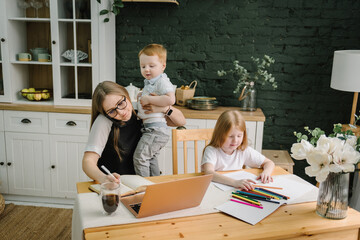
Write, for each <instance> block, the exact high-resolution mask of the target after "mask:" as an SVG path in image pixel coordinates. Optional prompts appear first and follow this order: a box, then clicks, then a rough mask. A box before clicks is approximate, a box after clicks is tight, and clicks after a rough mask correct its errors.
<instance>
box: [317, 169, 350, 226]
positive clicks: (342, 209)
mask: <svg viewBox="0 0 360 240" xmlns="http://www.w3.org/2000/svg"><path fill="white" fill-rule="evenodd" d="M348 192H349V173H334V172H330V173H329V175H328V176H327V178H326V179H325V181H323V182H321V183H320V186H319V195H318V199H317V205H316V213H317V214H318V215H320V216H321V217H324V218H330V219H343V218H345V217H346V215H347V209H348V195H349V194H348Z"/></svg>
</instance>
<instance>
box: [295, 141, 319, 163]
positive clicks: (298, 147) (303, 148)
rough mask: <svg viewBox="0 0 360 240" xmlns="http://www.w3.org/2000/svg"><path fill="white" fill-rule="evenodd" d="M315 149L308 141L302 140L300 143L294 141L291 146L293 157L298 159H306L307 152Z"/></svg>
mask: <svg viewBox="0 0 360 240" xmlns="http://www.w3.org/2000/svg"><path fill="white" fill-rule="evenodd" d="M313 149H314V147H313V145H311V144H310V143H309V142H308V141H305V140H301V142H300V143H294V144H293V145H292V147H291V152H292V154H291V157H293V158H294V159H296V160H302V159H305V158H306V156H307V154H308V153H309V152H311V151H312V150H313Z"/></svg>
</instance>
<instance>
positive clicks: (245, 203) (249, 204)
mask: <svg viewBox="0 0 360 240" xmlns="http://www.w3.org/2000/svg"><path fill="white" fill-rule="evenodd" d="M230 201H233V202H237V203H241V204H244V205H248V206H252V207H256V208H261V209H263V207H262V206H257V205H254V204H251V203H247V202H242V201H238V200H235V199H230Z"/></svg>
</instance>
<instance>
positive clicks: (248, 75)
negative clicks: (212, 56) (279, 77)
mask: <svg viewBox="0 0 360 240" xmlns="http://www.w3.org/2000/svg"><path fill="white" fill-rule="evenodd" d="M251 60H252V63H253V66H254V71H252V72H249V71H248V70H247V69H246V68H245V67H243V66H241V65H240V64H239V61H238V60H235V61H234V62H233V64H234V68H233V69H230V70H228V71H225V70H219V71H217V74H218V76H220V77H223V76H225V75H232V76H233V77H234V78H235V79H236V80H237V86H236V88H235V90H234V93H236V94H238V93H240V96H239V101H242V108H243V110H250V111H253V110H256V88H255V85H264V84H266V83H268V84H271V86H272V87H273V89H276V88H277V83H276V81H275V77H273V75H272V74H271V73H269V72H268V69H269V67H270V66H271V65H272V64H273V63H275V60H274V59H273V58H272V57H270V56H268V55H264V57H263V58H262V59H260V58H255V57H253V56H252V57H251Z"/></svg>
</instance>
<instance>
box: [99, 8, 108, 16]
mask: <svg viewBox="0 0 360 240" xmlns="http://www.w3.org/2000/svg"><path fill="white" fill-rule="evenodd" d="M108 13H109V10H107V9H103V10H101V11H100V15H105V14H108Z"/></svg>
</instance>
